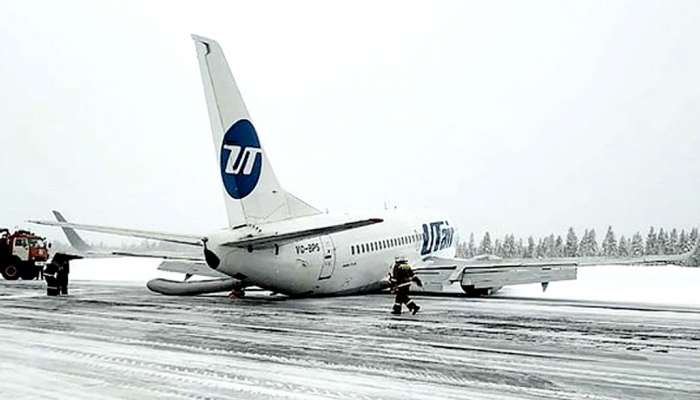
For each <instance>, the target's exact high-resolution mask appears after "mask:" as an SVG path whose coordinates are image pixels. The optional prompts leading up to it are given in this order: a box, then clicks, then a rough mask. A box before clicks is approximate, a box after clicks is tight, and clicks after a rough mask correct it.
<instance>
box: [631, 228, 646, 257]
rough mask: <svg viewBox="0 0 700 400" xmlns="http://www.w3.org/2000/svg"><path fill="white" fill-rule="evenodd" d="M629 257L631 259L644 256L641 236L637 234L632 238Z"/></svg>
mask: <svg viewBox="0 0 700 400" xmlns="http://www.w3.org/2000/svg"><path fill="white" fill-rule="evenodd" d="M630 255H631V256H633V257H641V256H643V255H644V241H643V240H642V234H641V233H639V232H637V233H635V234H634V235H633V236H632V243H631V244H630Z"/></svg>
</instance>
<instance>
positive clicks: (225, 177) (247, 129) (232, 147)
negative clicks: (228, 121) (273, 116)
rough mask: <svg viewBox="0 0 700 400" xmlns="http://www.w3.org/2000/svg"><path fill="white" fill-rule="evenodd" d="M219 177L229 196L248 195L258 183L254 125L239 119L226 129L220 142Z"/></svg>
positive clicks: (258, 150) (258, 151) (258, 156)
mask: <svg viewBox="0 0 700 400" xmlns="http://www.w3.org/2000/svg"><path fill="white" fill-rule="evenodd" d="M220 154H221V159H220V167H221V179H222V181H223V182H224V187H225V188H226V192H227V193H228V194H229V196H231V197H233V198H234V199H236V200H239V199H242V198H244V197H246V196H248V195H249V194H250V193H251V192H252V191H253V190H254V189H255V186H257V184H258V180H259V179H260V172H261V170H262V149H261V148H260V141H259V140H258V134H257V133H256V132H255V127H254V126H253V124H252V123H251V122H250V121H248V120H247V119H240V120H238V121H236V123H235V124H233V125H231V127H230V128H229V129H228V131H226V134H225V135H224V140H223V141H222V143H221V153H220Z"/></svg>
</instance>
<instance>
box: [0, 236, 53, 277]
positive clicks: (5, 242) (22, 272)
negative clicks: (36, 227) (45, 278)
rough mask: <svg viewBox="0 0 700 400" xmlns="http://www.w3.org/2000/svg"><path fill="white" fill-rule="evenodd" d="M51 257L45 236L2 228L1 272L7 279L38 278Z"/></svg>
mask: <svg viewBox="0 0 700 400" xmlns="http://www.w3.org/2000/svg"><path fill="white" fill-rule="evenodd" d="M48 259H49V251H48V247H47V245H46V241H45V239H44V238H42V237H39V236H37V235H34V234H33V233H31V232H28V231H23V230H19V231H16V232H15V233H12V234H10V232H9V231H8V230H6V229H2V230H0V274H2V276H3V278H5V279H7V280H16V279H18V278H22V279H36V278H37V277H38V276H39V274H40V272H41V270H42V269H43V268H44V266H45V265H46V262H47V260H48Z"/></svg>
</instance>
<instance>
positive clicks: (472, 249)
mask: <svg viewBox="0 0 700 400" xmlns="http://www.w3.org/2000/svg"><path fill="white" fill-rule="evenodd" d="M475 255H476V244H475V243H474V232H472V233H470V234H469V243H467V257H469V258H471V257H474V256H475Z"/></svg>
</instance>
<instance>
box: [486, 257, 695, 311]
mask: <svg viewBox="0 0 700 400" xmlns="http://www.w3.org/2000/svg"><path fill="white" fill-rule="evenodd" d="M498 295H499V296H508V297H527V298H541V299H561V300H587V301H605V302H622V303H643V304H659V305H676V306H700V268H684V267H677V266H671V265H669V266H655V267H648V266H621V265H601V266H594V267H580V268H579V269H578V280H576V281H564V282H552V283H551V284H550V285H549V287H548V288H547V291H546V292H544V293H542V287H541V286H540V285H539V284H534V285H520V286H510V287H506V288H504V289H503V290H502V291H501V292H499V294H498Z"/></svg>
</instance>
